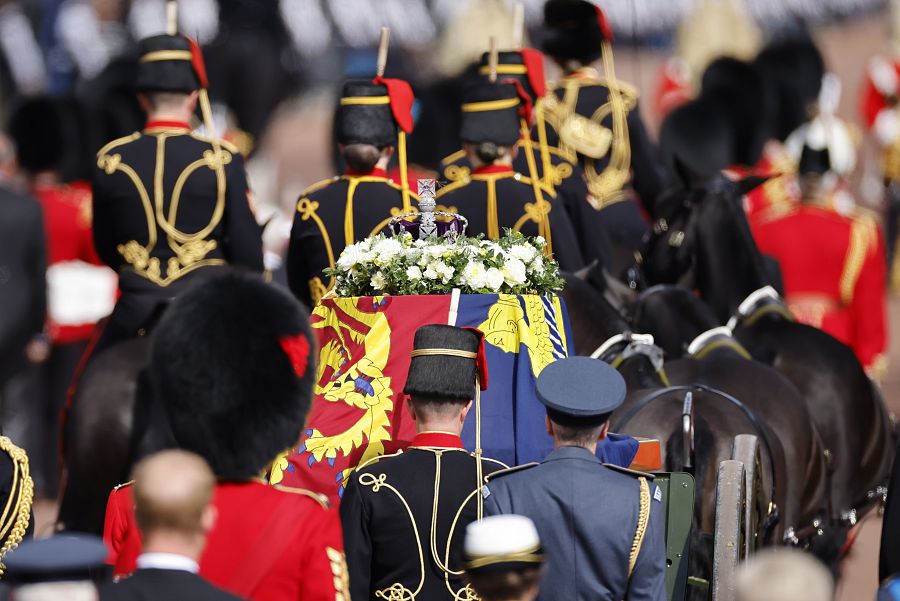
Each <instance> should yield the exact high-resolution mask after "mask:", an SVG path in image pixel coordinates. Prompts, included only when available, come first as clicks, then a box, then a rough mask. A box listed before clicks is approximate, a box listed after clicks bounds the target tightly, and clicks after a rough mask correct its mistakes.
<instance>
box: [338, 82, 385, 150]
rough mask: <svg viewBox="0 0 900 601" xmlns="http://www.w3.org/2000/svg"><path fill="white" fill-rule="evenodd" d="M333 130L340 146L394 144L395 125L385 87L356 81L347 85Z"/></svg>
mask: <svg viewBox="0 0 900 601" xmlns="http://www.w3.org/2000/svg"><path fill="white" fill-rule="evenodd" d="M382 97H383V98H384V99H385V101H384V103H383V104H347V102H348V99H353V98H382ZM336 128H337V139H338V142H340V143H341V144H371V145H372V146H377V147H378V148H384V147H386V146H393V145H394V144H396V142H397V123H396V122H395V121H394V116H393V114H392V112H391V105H390V102H389V98H388V89H387V86H385V85H382V84H375V83H372V82H371V81H367V80H358V79H357V80H350V81H348V82H346V83H345V84H344V89H343V91H342V92H341V107H340V109H339V110H338V112H337V123H336Z"/></svg>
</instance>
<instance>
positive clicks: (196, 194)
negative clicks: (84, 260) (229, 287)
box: [93, 34, 263, 354]
mask: <svg viewBox="0 0 900 601" xmlns="http://www.w3.org/2000/svg"><path fill="white" fill-rule="evenodd" d="M139 49H140V59H139V64H138V70H137V86H136V87H137V90H138V99H139V101H140V103H141V105H142V107H143V108H144V110H145V111H146V113H147V118H148V120H147V124H146V126H145V127H144V130H143V131H140V132H135V133H133V134H131V135H130V136H126V137H124V138H120V139H118V140H114V141H112V142H110V143H109V144H107V145H106V146H104V147H103V148H101V149H100V151H99V152H98V153H97V166H96V170H95V172H94V181H93V186H94V197H93V215H94V243H95V245H96V248H97V253H98V254H99V256H100V258H101V259H102V260H103V262H104V263H106V264H107V265H109V266H110V267H112V268H113V269H115V270H117V271H118V272H119V287H120V289H121V292H122V294H121V297H120V298H119V301H118V303H117V304H116V308H115V310H114V311H113V314H112V315H111V317H110V319H109V323H108V324H107V325H106V326H105V328H104V331H103V334H102V336H101V337H100V340H99V342H98V343H97V344H96V346H95V347H94V354H96V353H97V352H98V351H99V350H102V349H103V348H105V347H108V346H109V345H110V344H112V343H114V342H116V341H118V340H122V339H127V338H131V337H134V336H137V335H140V334H141V333H143V332H145V331H146V330H147V329H148V328H149V327H150V326H151V325H152V322H153V321H154V320H155V319H156V317H158V314H159V313H160V311H161V309H162V308H164V307H165V306H166V305H167V304H168V302H169V301H170V300H171V299H173V298H174V297H176V296H178V295H179V294H181V293H182V292H183V291H185V290H186V289H188V288H190V287H192V286H194V285H196V284H197V283H198V282H200V281H202V280H203V279H204V278H205V277H206V276H207V275H209V274H212V273H214V272H216V271H218V270H220V269H221V268H223V267H226V266H229V265H230V266H234V267H240V268H243V269H246V270H249V271H257V272H261V271H262V269H263V262H262V241H261V234H260V229H259V226H258V225H257V223H256V220H255V219H254V217H253V213H252V210H251V204H250V203H251V197H250V192H249V190H248V187H247V178H246V174H245V172H244V162H243V159H242V157H241V155H240V153H239V152H238V151H237V149H236V148H234V147H233V146H231V145H230V144H228V143H226V142H224V141H221V140H218V139H215V138H213V139H207V138H202V137H200V136H197V135H195V134H193V133H192V127H191V125H190V123H189V121H190V120H191V118H192V116H193V114H194V111H195V108H196V106H197V103H198V100H199V102H200V105H201V109H202V112H203V116H204V121H205V123H206V124H207V131H213V128H212V121H211V114H210V107H209V100H208V97H207V96H206V87H207V81H206V73H205V69H204V66H203V57H202V55H201V53H200V49H199V47H198V46H197V45H196V43H194V42H193V41H192V40H190V39H189V38H187V37H186V36H183V35H174V34H162V35H157V36H152V37H149V38H146V39H144V40H141V42H140V45H139Z"/></svg>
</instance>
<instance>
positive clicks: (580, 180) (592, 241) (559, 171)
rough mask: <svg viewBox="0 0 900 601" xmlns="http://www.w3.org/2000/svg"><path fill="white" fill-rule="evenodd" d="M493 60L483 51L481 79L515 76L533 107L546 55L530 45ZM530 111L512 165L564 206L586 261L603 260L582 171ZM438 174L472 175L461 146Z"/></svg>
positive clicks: (599, 226) (541, 89) (604, 250)
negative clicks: (493, 75)
mask: <svg viewBox="0 0 900 601" xmlns="http://www.w3.org/2000/svg"><path fill="white" fill-rule="evenodd" d="M496 63H497V64H496V65H495V66H492V64H491V53H489V52H485V53H484V54H483V55H482V56H481V62H480V63H479V66H478V74H479V75H480V76H482V77H484V78H485V79H487V78H489V77H490V76H491V75H492V72H493V73H496V76H497V78H498V79H499V80H500V81H501V82H508V81H515V82H518V85H519V86H521V90H522V92H524V94H525V95H526V96H527V97H528V100H529V102H530V103H531V105H532V106H533V105H534V103H536V102H538V101H539V100H540V99H541V98H543V97H544V96H545V94H546V93H547V86H546V81H545V79H544V55H543V54H542V53H541V52H540V51H539V50H535V49H533V48H522V49H519V50H507V51H501V52H499V53H497V61H496ZM538 116H539V115H538V114H536V113H533V114H532V115H531V116H530V120H531V121H532V122H533V123H529V120H527V119H522V120H521V129H522V132H521V137H520V140H519V152H518V153H517V154H516V156H515V157H514V158H513V163H512V166H513V169H514V170H515V171H516V172H518V173H522V174H525V175H527V176H528V177H529V178H534V177H537V179H538V180H539V181H540V182H541V185H542V186H543V187H544V188H545V189H547V190H548V191H549V192H555V193H556V196H557V198H558V200H559V201H560V202H561V203H562V205H563V207H565V210H566V212H567V213H568V214H569V219H570V220H571V221H572V225H573V226H574V228H575V233H576V234H577V236H578V247H579V250H580V251H581V255H582V257H583V258H584V260H585V261H587V262H590V261H593V260H594V259H599V260H600V261H601V263H603V264H607V263H608V261H609V260H610V259H611V254H612V250H611V246H610V242H609V236H608V235H607V233H606V230H605V227H604V225H603V222H602V220H601V218H600V216H599V214H598V213H597V211H596V210H595V209H594V207H593V206H592V205H591V204H590V202H589V200H588V199H589V196H588V190H587V185H586V182H585V179H584V172H583V171H582V169H581V166H580V165H579V164H578V162H577V161H574V160H573V161H570V160H569V158H568V157H567V156H565V155H564V153H563V152H562V151H561V150H560V149H559V148H558V147H556V146H550V145H549V144H548V143H547V124H546V121H545V120H544V119H540V120H537V121H536V119H537V117H538ZM441 173H442V174H443V176H444V178H445V179H447V180H448V181H450V182H454V181H458V180H461V179H464V178H466V177H469V176H471V173H472V166H471V164H470V163H469V159H468V157H467V155H466V151H465V150H458V151H456V152H454V153H453V154H451V155H449V156H447V157H445V158H444V159H443V160H442V162H441Z"/></svg>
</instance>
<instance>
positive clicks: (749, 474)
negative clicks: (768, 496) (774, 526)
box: [731, 434, 762, 560]
mask: <svg viewBox="0 0 900 601" xmlns="http://www.w3.org/2000/svg"><path fill="white" fill-rule="evenodd" d="M731 458H732V459H735V460H737V461H740V462H741V463H743V464H744V492H745V495H746V498H745V500H744V545H743V548H742V549H741V559H745V560H746V559H748V558H749V557H750V555H751V554H752V553H754V552H755V551H756V549H757V548H759V546H760V540H759V538H758V533H759V520H760V515H761V510H760V508H759V507H757V503H759V499H760V490H761V489H762V470H761V469H760V457H759V439H758V438H757V437H756V436H754V435H752V434H738V435H737V436H735V437H734V445H733V446H732V448H731Z"/></svg>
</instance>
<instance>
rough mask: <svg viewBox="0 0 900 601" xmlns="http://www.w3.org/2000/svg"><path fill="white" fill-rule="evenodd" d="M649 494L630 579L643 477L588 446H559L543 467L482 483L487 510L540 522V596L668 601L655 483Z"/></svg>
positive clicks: (543, 599) (542, 599) (542, 600)
mask: <svg viewBox="0 0 900 601" xmlns="http://www.w3.org/2000/svg"><path fill="white" fill-rule="evenodd" d="M649 492H650V497H651V501H650V518H649V523H648V524H647V529H646V532H645V535H644V539H643V544H642V545H641V550H640V554H639V555H638V558H637V562H636V563H635V566H634V570H633V572H632V575H631V579H630V581H629V579H628V561H629V555H630V553H631V546H632V541H633V540H634V535H635V532H636V529H637V524H638V516H639V513H640V480H639V478H637V477H635V476H633V475H630V474H626V473H622V472H620V471H617V470H614V469H611V468H608V467H605V466H604V465H603V464H602V463H600V460H599V459H597V458H596V457H595V456H594V455H593V454H591V453H590V452H589V451H587V450H585V449H582V448H579V447H562V448H559V449H556V450H554V451H553V452H552V453H550V455H549V456H548V457H547V459H545V460H544V462H543V463H541V464H539V465H536V466H534V467H530V468H527V469H519V470H515V471H511V472H509V473H505V474H504V473H503V472H501V473H500V475H496V476H494V477H493V478H491V480H490V481H489V482H488V484H487V486H486V487H485V488H484V489H483V494H484V495H485V497H486V498H485V502H484V510H485V514H487V515H496V514H507V513H515V514H519V515H524V516H527V517H529V518H531V519H532V520H533V521H534V523H535V525H536V526H537V530H538V534H539V535H540V537H541V545H542V546H543V548H544V554H545V557H546V560H545V562H546V572H545V574H544V577H543V579H542V580H541V589H540V594H539V596H538V601H550V600H556V599H566V600H568V601H588V600H590V601H601V600H605V601H621V600H622V599H628V600H630V601H643V600H652V601H664V600H665V598H666V587H665V570H666V550H665V540H664V530H665V525H664V523H663V515H662V503H661V502H660V495H659V493H658V492H657V488H656V486H654V485H653V484H650V485H649Z"/></svg>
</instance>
